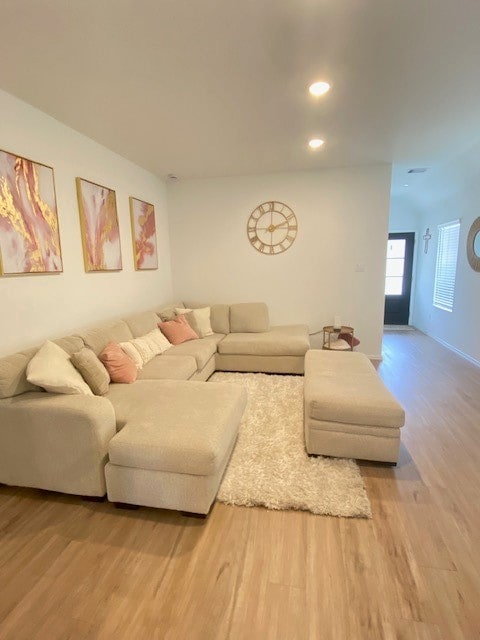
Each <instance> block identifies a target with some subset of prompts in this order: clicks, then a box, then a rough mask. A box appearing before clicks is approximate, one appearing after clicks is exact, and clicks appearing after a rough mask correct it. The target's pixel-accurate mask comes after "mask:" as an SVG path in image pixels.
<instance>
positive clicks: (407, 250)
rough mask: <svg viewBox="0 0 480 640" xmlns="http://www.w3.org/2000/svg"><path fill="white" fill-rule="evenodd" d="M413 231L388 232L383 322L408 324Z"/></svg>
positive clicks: (413, 242) (413, 241)
mask: <svg viewBox="0 0 480 640" xmlns="http://www.w3.org/2000/svg"><path fill="white" fill-rule="evenodd" d="M414 244H415V234H414V233H389V234H388V245H387V275H386V278H385V319H384V322H385V324H408V318H409V315H410V293H411V288H412V267H413V246H414Z"/></svg>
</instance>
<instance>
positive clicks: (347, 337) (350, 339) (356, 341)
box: [338, 333, 360, 347]
mask: <svg viewBox="0 0 480 640" xmlns="http://www.w3.org/2000/svg"><path fill="white" fill-rule="evenodd" d="M338 339H339V340H345V342H347V343H348V344H349V345H350V346H352V343H353V346H354V347H358V345H359V344H360V340H359V339H358V338H355V336H352V334H351V333H339V334H338Z"/></svg>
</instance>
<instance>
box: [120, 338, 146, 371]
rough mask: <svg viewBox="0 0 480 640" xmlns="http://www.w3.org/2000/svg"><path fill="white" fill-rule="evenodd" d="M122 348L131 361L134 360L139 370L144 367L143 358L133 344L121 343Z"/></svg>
mask: <svg viewBox="0 0 480 640" xmlns="http://www.w3.org/2000/svg"><path fill="white" fill-rule="evenodd" d="M120 346H121V348H122V349H123V351H125V353H126V354H127V356H128V357H129V358H130V360H133V362H134V363H135V366H136V367H137V369H141V368H142V367H143V360H142V356H141V355H140V354H139V353H138V351H137V349H135V346H134V345H133V344H132V342H131V341H129V342H120Z"/></svg>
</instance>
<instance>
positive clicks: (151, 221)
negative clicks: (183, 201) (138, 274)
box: [130, 197, 158, 270]
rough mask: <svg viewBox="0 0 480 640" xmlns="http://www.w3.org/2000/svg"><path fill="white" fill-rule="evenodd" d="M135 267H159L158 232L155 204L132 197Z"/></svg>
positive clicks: (141, 268) (142, 268)
mask: <svg viewBox="0 0 480 640" xmlns="http://www.w3.org/2000/svg"><path fill="white" fill-rule="evenodd" d="M130 220H131V223H132V239H133V261H134V264H135V269H137V270H146V269H158V259H157V234H156V229H155V209H154V208H153V204H149V203H148V202H143V200H137V198H132V197H130Z"/></svg>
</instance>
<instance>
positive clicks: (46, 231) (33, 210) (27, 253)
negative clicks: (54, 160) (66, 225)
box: [0, 151, 63, 275]
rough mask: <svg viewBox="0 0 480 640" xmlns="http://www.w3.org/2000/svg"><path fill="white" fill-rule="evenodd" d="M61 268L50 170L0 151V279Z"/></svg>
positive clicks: (55, 207)
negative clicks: (1, 277)
mask: <svg viewBox="0 0 480 640" xmlns="http://www.w3.org/2000/svg"><path fill="white" fill-rule="evenodd" d="M62 268H63V267H62V252H61V249H60V234H59V231H58V217H57V202H56V197H55V183H54V176H53V169H52V168H51V167H47V166H46V165H43V164H40V163H38V162H33V161H32V160H27V159H26V158H22V157H21V156H17V155H15V154H13V153H8V152H7V151H0V275H13V274H20V273H59V272H61V271H62Z"/></svg>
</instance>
